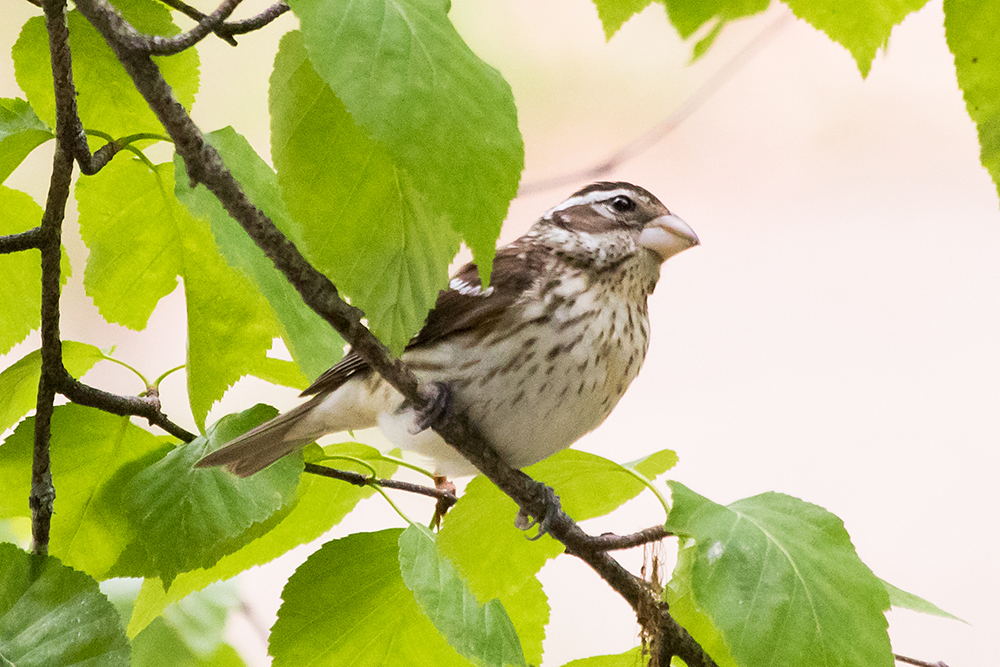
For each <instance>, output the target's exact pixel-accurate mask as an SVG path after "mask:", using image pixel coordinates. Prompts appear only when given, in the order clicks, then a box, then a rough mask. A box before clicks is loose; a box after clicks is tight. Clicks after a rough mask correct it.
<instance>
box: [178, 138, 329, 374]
mask: <svg viewBox="0 0 1000 667" xmlns="http://www.w3.org/2000/svg"><path fill="white" fill-rule="evenodd" d="M206 139H207V140H208V141H209V143H211V144H212V145H213V146H214V147H215V149H216V150H217V151H219V153H220V154H221V155H222V157H223V159H224V160H225V161H226V166H227V167H229V170H230V171H232V172H233V175H234V176H236V178H237V179H238V180H239V182H240V183H242V184H243V187H244V188H246V190H247V193H248V196H249V197H250V200H251V201H252V202H253V203H254V205H255V206H257V207H258V208H260V209H261V210H262V211H264V213H266V214H267V215H268V216H269V217H270V218H271V220H273V221H274V223H275V224H276V225H277V226H278V229H280V230H281V231H282V232H284V233H285V234H286V235H288V236H289V237H290V238H299V237H300V236H301V233H300V232H299V228H298V226H297V225H295V223H294V222H293V221H292V219H291V217H290V216H289V214H288V211H287V210H286V208H285V202H284V201H283V200H282V198H281V193H280V192H279V190H278V183H277V179H276V177H275V175H274V171H273V170H272V169H271V168H270V167H269V166H268V165H267V163H266V162H264V160H262V159H261V157H260V156H259V155H257V153H256V151H254V149H253V147H251V146H250V144H249V143H248V142H247V140H246V139H244V138H243V137H242V136H240V135H239V134H237V133H236V132H235V131H234V130H233V129H232V128H224V129H222V130H216V131H215V132H211V133H209V134H208V136H207V137H206ZM174 167H175V171H174V176H175V181H176V186H175V189H176V193H177V198H178V199H179V200H180V201H181V202H182V203H183V204H184V205H185V206H186V207H187V208H188V210H189V211H190V212H191V213H192V214H193V215H195V216H196V217H201V218H203V219H206V220H208V222H209V224H210V225H211V227H212V234H213V235H214V236H215V242H216V244H217V245H218V247H219V250H220V251H221V252H222V254H223V256H224V257H225V258H226V261H227V262H228V263H229V265H230V266H232V267H233V268H236V269H239V270H240V271H242V272H243V273H245V274H246V275H247V276H249V277H250V279H251V280H252V281H253V282H254V283H255V284H256V286H257V289H259V290H260V293H261V294H263V295H264V297H265V298H266V299H267V302H268V303H269V304H270V305H271V308H272V309H274V314H275V316H276V317H277V319H278V321H279V322H280V323H281V337H282V339H283V340H284V341H285V344H286V345H287V346H288V350H289V352H291V354H292V358H293V359H294V360H295V361H296V362H297V363H298V365H299V367H300V368H301V369H302V372H303V373H305V375H306V376H307V377H309V378H313V379H314V378H316V377H318V376H319V375H320V374H321V373H322V372H323V371H325V370H326V369H327V368H329V367H330V366H331V365H333V364H334V363H336V362H337V361H338V360H339V359H340V356H341V355H342V354H343V350H344V341H343V340H341V338H340V336H338V335H337V332H336V331H334V330H333V329H332V328H331V327H330V325H329V324H327V323H326V322H325V321H323V319H322V318H320V316H319V315H317V314H316V313H315V312H314V311H313V310H312V309H311V308H309V307H308V306H307V305H306V304H305V303H304V302H303V301H302V297H301V296H300V295H299V293H298V292H296V291H295V288H294V287H292V286H291V284H290V283H289V282H288V281H287V280H286V279H285V277H284V276H283V275H281V274H280V273H278V270H277V269H275V268H274V264H272V263H271V260H270V259H268V258H267V257H266V256H265V255H264V252H263V251H262V250H261V249H260V248H258V247H257V244H255V243H254V242H253V241H252V240H251V239H250V237H249V236H247V234H246V232H244V231H243V228H242V227H240V225H239V224H238V223H237V222H236V221H235V220H233V219H232V218H231V217H230V216H229V214H228V213H226V211H225V209H223V208H222V205H221V204H220V203H219V200H218V199H216V198H215V196H214V195H212V194H211V193H210V192H209V191H208V190H207V189H206V188H205V187H204V186H199V187H198V188H195V189H192V188H190V187H188V185H187V179H186V174H185V172H184V166H183V164H182V163H181V159H180V157H178V156H175V157H174Z"/></svg>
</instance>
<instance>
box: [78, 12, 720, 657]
mask: <svg viewBox="0 0 1000 667" xmlns="http://www.w3.org/2000/svg"><path fill="white" fill-rule="evenodd" d="M76 5H77V8H78V9H79V10H80V12H82V13H83V15H84V16H85V17H86V18H87V20H88V21H90V22H91V24H93V25H94V27H95V28H96V29H97V30H98V32H100V33H101V35H102V36H103V37H104V39H105V41H107V43H108V45H109V46H110V47H111V49H112V50H113V51H114V52H115V55H116V56H117V57H118V59H119V60H120V61H121V62H122V65H123V66H124V67H125V70H126V71H127V72H128V74H129V75H130V76H131V78H132V80H133V82H134V83H135V86H136V88H137V89H138V90H139V92H140V94H142V96H143V97H144V98H145V100H146V102H147V103H148V104H149V106H150V108H151V109H152V110H153V112H154V113H155V114H156V116H157V118H159V120H160V122H161V123H162V124H163V126H164V128H166V130H167V132H168V133H169V134H170V136H171V137H172V138H173V140H174V145H175V148H176V150H177V153H178V154H179V155H180V156H181V157H182V159H183V160H184V164H185V167H186V168H187V172H188V177H189V178H190V179H191V183H192V185H194V184H197V183H201V184H204V185H205V186H206V187H207V188H208V189H209V191H211V192H212V193H213V194H214V195H215V196H216V197H217V198H218V199H219V201H220V203H221V204H222V205H223V207H224V208H225V209H226V211H227V212H228V213H229V215H230V216H231V217H232V218H233V219H234V220H236V221H237V222H239V223H240V225H241V226H242V227H243V228H244V230H245V231H246V232H247V234H248V235H249V236H250V237H251V238H252V239H253V240H254V242H255V243H256V244H257V245H258V246H259V247H260V248H261V250H263V252H264V253H265V254H266V255H267V256H268V257H269V258H270V259H271V261H272V262H273V263H274V265H275V267H276V268H277V269H278V270H279V271H281V272H282V274H284V276H285V277H286V278H287V279H288V281H289V282H290V283H291V284H292V285H293V286H294V287H295V288H296V289H297V290H298V292H299V293H300V294H301V296H302V298H303V300H304V301H305V303H306V304H307V305H309V307H310V308H312V309H313V310H314V311H316V313H317V314H319V315H320V316H321V317H322V318H323V319H324V320H326V321H327V322H328V323H329V324H330V325H331V326H333V327H334V328H335V329H336V330H337V332H338V333H340V335H341V336H343V337H344V339H345V340H346V341H348V342H349V343H350V344H351V346H352V348H353V349H354V351H355V352H357V353H358V354H359V355H360V356H361V357H362V358H363V359H364V360H365V361H366V362H367V363H368V364H370V365H371V367H372V368H373V369H374V370H375V371H376V372H377V373H379V374H380V375H381V376H382V377H383V378H384V379H385V380H386V381H387V382H388V383H389V384H390V385H392V386H393V387H394V388H395V389H396V390H398V391H399V392H400V393H401V394H402V395H403V396H404V397H405V398H406V399H407V400H408V401H409V402H410V403H411V404H412V405H413V406H414V408H416V409H417V410H422V409H425V408H427V407H428V406H429V405H430V404H431V403H432V402H433V399H434V398H435V396H436V395H437V393H438V392H439V391H440V389H439V388H437V387H434V386H431V387H422V386H419V385H418V383H417V379H416V377H415V376H414V375H413V373H412V371H410V369H409V368H407V367H406V366H405V365H404V364H403V363H402V362H401V361H400V360H399V359H396V358H394V357H393V356H392V355H391V354H390V353H389V351H388V349H387V348H386V347H385V346H384V345H383V344H382V342H381V341H379V340H378V339H377V338H376V337H375V336H374V335H372V333H371V332H370V331H369V330H368V329H367V328H366V327H364V326H363V325H362V324H361V317H362V313H361V311H359V310H358V309H357V308H354V307H352V306H350V305H348V304H347V303H346V302H344V301H343V300H342V299H341V298H340V295H339V293H338V292H337V288H336V287H334V285H333V283H331V282H330V280H329V279H328V278H327V277H326V276H325V275H323V274H322V273H320V272H319V271H317V270H316V269H315V268H313V267H312V266H311V265H310V264H309V263H308V262H307V261H306V260H305V258H304V257H303V256H302V254H301V253H300V252H299V250H298V249H297V248H296V247H295V246H294V245H293V244H292V243H291V242H290V241H289V240H288V239H287V238H285V236H284V235H283V234H282V233H281V232H280V231H279V230H278V229H277V228H276V227H275V226H274V223H273V222H272V221H271V220H270V219H269V218H268V217H267V216H266V215H265V214H264V213H263V212H262V211H260V210H259V209H258V208H256V207H255V206H253V205H252V204H251V203H250V201H249V199H248V198H247V196H246V194H245V193H244V192H243V190H242V189H241V187H240V185H239V184H238V183H237V182H236V180H235V179H234V178H233V176H232V174H231V173H230V172H229V170H228V169H227V168H226V166H225V164H224V163H223V162H222V158H221V157H220V156H219V154H218V152H216V150H215V149H214V148H213V147H212V146H210V145H209V144H207V143H206V142H205V140H204V137H203V135H202V133H201V131H200V130H199V129H198V127H197V126H196V125H195V124H194V122H193V121H192V120H191V117H190V116H189V115H188V113H187V111H186V110H185V109H184V108H183V107H182V106H181V105H180V104H179V103H178V102H177V101H176V100H175V99H174V98H173V96H172V93H171V90H170V87H169V86H168V85H167V83H166V81H165V80H164V79H163V76H162V75H161V73H160V71H159V68H158V67H157V66H156V65H155V63H153V62H152V60H151V59H150V58H149V56H148V54H146V53H143V52H139V51H135V50H133V49H130V48H129V45H128V41H127V39H126V38H123V37H122V35H128V34H129V30H133V31H134V29H133V28H131V26H129V25H128V24H127V23H126V22H125V20H124V19H123V18H122V17H121V16H120V15H119V14H118V13H117V12H116V11H115V9H114V8H113V7H111V6H109V5H108V4H107V2H105V0H77V2H76ZM444 412H445V413H446V412H447V411H444ZM432 427H433V428H434V430H435V431H437V433H438V434H439V435H441V437H442V438H444V440H445V441H446V442H447V443H448V444H450V445H451V446H453V447H455V449H457V450H458V451H459V452H461V454H462V455H463V456H465V458H467V459H468V460H469V461H470V462H472V464H473V465H475V466H476V468H478V469H479V470H480V471H482V472H483V473H484V474H485V475H486V476H487V477H489V478H490V480H491V481H493V483H494V484H496V485H497V486H498V487H499V488H500V489H501V490H502V491H503V492H504V493H506V494H507V495H508V496H509V497H511V498H512V499H513V500H514V501H515V502H516V503H517V504H518V506H519V507H520V508H521V509H522V510H523V511H524V512H525V513H527V514H528V515H530V516H533V517H546V519H547V521H546V526H545V527H546V528H547V529H548V532H549V534H551V535H552V536H553V537H555V538H556V539H558V540H559V541H560V542H562V543H563V544H564V545H565V546H566V551H567V552H568V553H571V554H573V555H575V556H577V557H579V558H581V559H582V560H583V561H584V562H586V563H587V564H588V565H590V566H591V567H592V568H593V569H594V570H595V571H596V572H597V573H598V574H599V575H600V576H601V577H602V578H604V580H605V581H607V582H608V583H609V584H610V585H611V586H612V588H614V589H615V590H616V591H617V592H618V593H619V594H620V595H622V597H624V598H625V599H626V600H627V601H628V602H629V604H630V605H631V606H632V608H633V609H635V610H636V612H637V617H638V618H639V620H640V622H643V623H646V624H648V625H647V629H648V631H649V634H650V635H651V636H654V637H660V638H662V643H666V645H667V646H668V649H669V651H672V652H673V653H672V655H678V656H680V657H681V658H682V659H683V660H684V661H685V662H686V663H687V664H688V665H690V666H706V667H707V666H709V665H714V663H713V662H712V660H711V658H710V657H709V656H708V655H707V654H705V652H704V651H703V650H702V649H701V647H700V646H699V645H698V644H697V643H696V642H695V641H694V640H693V639H692V638H691V636H690V635H689V634H688V633H687V631H685V630H684V629H683V628H681V627H680V626H678V625H677V623H676V621H674V619H673V618H672V617H671V616H670V615H669V614H668V613H667V611H666V605H665V604H661V602H660V600H659V598H658V596H656V595H654V593H653V591H652V590H651V588H650V586H649V585H648V584H646V583H645V582H643V581H641V580H640V579H638V578H637V577H635V576H633V575H632V574H630V573H629V572H628V571H627V570H625V568H623V567H622V566H621V565H620V564H619V563H618V562H617V561H616V560H614V559H613V558H612V557H611V556H609V555H608V554H607V553H606V552H604V551H595V550H593V549H591V548H589V545H588V543H587V539H588V537H589V536H588V535H586V534H585V533H584V532H583V531H582V530H581V529H580V528H579V526H577V525H576V523H575V522H573V520H572V519H570V518H569V517H568V516H567V515H566V514H565V513H564V512H562V511H561V510H560V511H556V512H551V511H550V510H552V509H553V507H552V504H551V499H552V498H553V497H554V495H553V494H552V491H551V489H549V488H548V487H546V486H544V485H543V484H540V483H539V482H536V481H534V480H533V479H531V478H530V477H528V476H527V475H526V474H524V473H523V472H521V471H520V470H514V469H512V468H511V467H510V466H508V465H507V464H506V463H505V462H503V461H502V460H501V459H500V457H499V456H498V455H497V454H496V452H495V451H494V450H493V449H492V448H491V446H490V444H489V443H488V442H487V440H486V439H485V438H483V437H482V435H481V434H480V433H479V432H478V431H477V430H476V428H475V426H474V425H473V424H471V423H470V422H469V421H468V419H466V418H465V416H464V415H462V414H459V415H455V416H447V415H445V416H444V417H443V418H442V419H441V420H439V421H438V423H435V424H432ZM649 609H654V610H657V611H658V612H659V613H656V614H649V613H648V612H647V610H649ZM650 619H652V620H650ZM664 664H665V665H666V664H669V661H668V662H667V663H664Z"/></svg>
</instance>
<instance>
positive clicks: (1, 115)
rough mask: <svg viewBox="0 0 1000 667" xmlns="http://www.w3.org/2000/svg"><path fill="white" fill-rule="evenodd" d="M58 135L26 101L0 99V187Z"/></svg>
mask: <svg viewBox="0 0 1000 667" xmlns="http://www.w3.org/2000/svg"><path fill="white" fill-rule="evenodd" d="M54 136H55V135H53V134H52V131H51V130H50V129H49V128H48V127H46V125H45V123H43V122H42V121H41V120H39V118H38V116H36V115H35V112H34V111H33V110H32V108H31V105H30V104H28V103H27V102H25V101H24V100H19V99H13V98H9V97H8V98H0V183H3V182H4V181H6V180H7V177H8V176H10V174H11V172H13V171H14V170H15V169H17V166H18V165H19V164H21V163H22V162H24V158H26V157H28V155H29V154H30V153H31V151H33V150H35V148H37V147H38V146H40V145H41V144H44V143H45V142H46V141H48V140H49V139H52V138H53V137H54Z"/></svg>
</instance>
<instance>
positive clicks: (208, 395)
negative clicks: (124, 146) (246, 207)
mask: <svg viewBox="0 0 1000 667" xmlns="http://www.w3.org/2000/svg"><path fill="white" fill-rule="evenodd" d="M76 197H77V201H78V202H79V209H80V235H81V236H82V237H83V241H84V243H86V244H87V247H88V248H90V253H91V254H90V259H89V260H88V262H87V269H86V271H85V272H84V287H86V289H87V294H88V295H89V296H90V297H91V298H92V299H93V300H94V305H96V306H97V308H98V309H99V310H100V311H101V314H102V315H103V316H104V318H105V319H107V320H108V321H109V322H117V323H119V324H123V325H125V326H127V327H129V328H132V329H143V328H145V326H146V323H147V322H148V321H149V316H150V315H151V314H152V312H153V309H154V308H155V307H156V304H157V303H158V302H159V301H160V299H162V298H163V297H164V296H166V295H167V294H169V293H170V292H172V291H173V290H174V287H175V285H176V284H177V278H178V277H181V278H183V279H184V296H185V301H186V303H187V332H188V359H187V376H188V394H189V396H190V400H191V412H192V413H193V414H194V418H195V421H196V422H197V423H198V425H199V427H202V428H203V427H204V423H205V416H206V415H207V414H208V411H209V409H210V408H211V407H212V404H213V403H215V402H216V401H218V400H219V399H220V398H222V395H223V394H224V393H225V392H226V390H227V389H228V388H229V387H230V386H231V385H232V384H233V383H234V382H236V381H237V380H238V379H240V378H241V377H243V376H244V375H247V374H249V373H256V372H258V371H260V372H265V371H266V365H267V351H268V350H269V349H270V347H271V341H272V339H273V338H274V337H275V336H276V335H278V333H279V331H280V329H279V326H278V323H277V322H276V321H275V318H274V311H273V310H272V309H271V307H270V306H269V305H268V303H267V301H266V300H265V299H264V297H263V296H261V294H260V292H258V291H257V290H255V289H254V288H253V284H252V283H251V282H250V280H249V279H248V278H247V277H246V275H245V274H243V273H242V272H240V271H238V270H236V269H234V268H232V267H231V266H229V265H228V264H227V263H226V261H225V260H224V259H223V258H222V256H221V255H220V254H219V252H218V250H217V249H216V247H215V241H214V239H213V237H212V232H211V231H210V229H209V226H208V224H207V223H205V222H204V221H202V220H197V219H195V218H193V217H192V216H191V214H190V213H188V211H187V209H186V208H185V207H184V206H182V205H181V204H180V203H179V202H178V201H177V198H176V197H175V196H174V165H173V164H172V163H166V164H161V165H157V166H154V167H150V166H149V165H147V164H145V163H144V162H141V161H139V160H135V159H130V158H128V157H122V158H119V159H116V160H114V161H112V162H111V163H110V164H108V166H107V167H105V168H104V169H102V170H101V171H100V173H98V174H97V175H96V176H93V177H91V178H84V179H80V181H79V182H78V183H77V186H76Z"/></svg>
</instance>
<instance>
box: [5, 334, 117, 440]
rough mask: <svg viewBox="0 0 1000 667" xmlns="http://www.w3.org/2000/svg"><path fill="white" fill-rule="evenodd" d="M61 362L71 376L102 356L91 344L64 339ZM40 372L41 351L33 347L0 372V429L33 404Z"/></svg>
mask: <svg viewBox="0 0 1000 667" xmlns="http://www.w3.org/2000/svg"><path fill="white" fill-rule="evenodd" d="M62 357H63V366H65V367H66V370H67V371H69V374H70V375H72V376H73V377H75V378H81V377H83V375H84V374H85V373H86V372H87V371H89V370H90V369H91V368H93V366H94V364H96V363H97V362H98V361H101V360H102V359H104V355H103V354H102V353H101V351H100V350H99V349H97V348H96V347H94V346H93V345H87V344H86V343H77V342H75V341H71V340H64V341H63V343H62ZM41 373H42V352H41V350H35V351H34V352H29V353H28V354H26V355H24V356H23V357H21V358H20V359H19V360H17V361H15V362H14V363H13V364H11V365H10V366H8V367H7V368H5V369H4V370H3V372H2V373H0V432H3V431H6V430H7V429H9V428H10V427H11V426H13V425H14V424H16V423H17V422H18V420H20V419H21V417H23V416H24V415H26V414H28V412H30V411H31V410H33V409H34V407H35V400H36V398H37V396H38V379H39V377H40V376H41Z"/></svg>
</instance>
